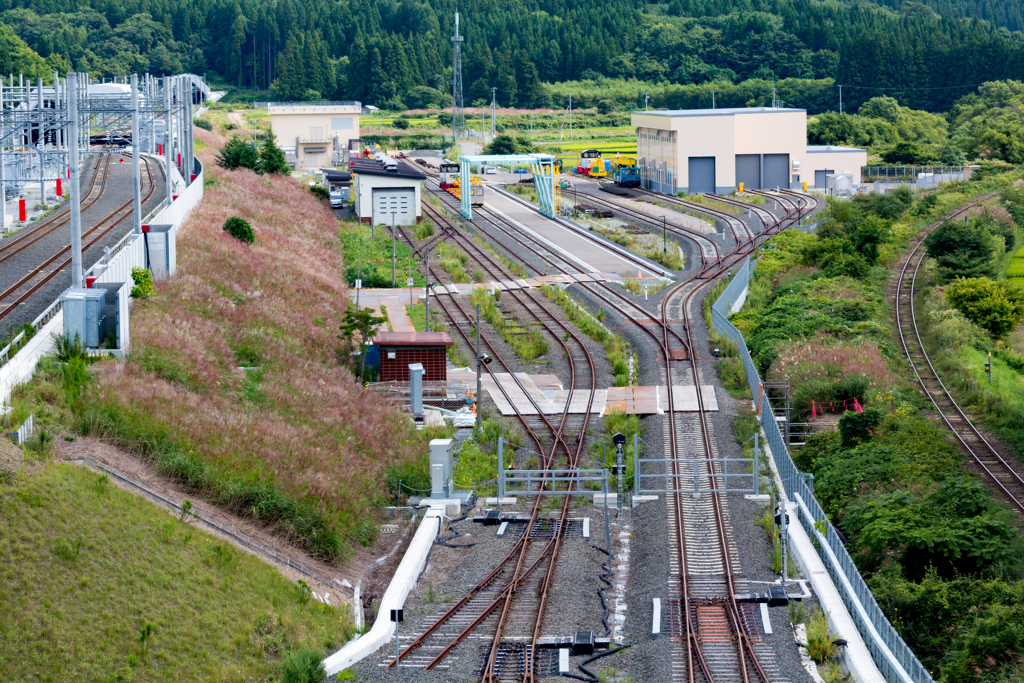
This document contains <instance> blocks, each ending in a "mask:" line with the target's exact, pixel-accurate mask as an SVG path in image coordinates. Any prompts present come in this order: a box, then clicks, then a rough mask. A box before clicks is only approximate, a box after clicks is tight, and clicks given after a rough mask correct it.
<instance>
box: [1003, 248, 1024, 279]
mask: <svg viewBox="0 0 1024 683" xmlns="http://www.w3.org/2000/svg"><path fill="white" fill-rule="evenodd" d="M1006 277H1007V279H1009V280H1010V281H1011V282H1016V283H1018V284H1021V285H1024V247H1021V248H1020V249H1018V250H1017V253H1016V254H1014V255H1013V258H1012V259H1011V260H1010V266H1009V267H1008V268H1007V269H1006Z"/></svg>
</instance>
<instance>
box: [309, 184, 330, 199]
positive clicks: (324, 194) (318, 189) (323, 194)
mask: <svg viewBox="0 0 1024 683" xmlns="http://www.w3.org/2000/svg"><path fill="white" fill-rule="evenodd" d="M309 191H310V192H312V193H313V194H314V195H316V196H317V198H319V199H328V198H329V197H330V196H331V192H330V190H328V189H327V188H326V187H324V186H322V185H310V186H309Z"/></svg>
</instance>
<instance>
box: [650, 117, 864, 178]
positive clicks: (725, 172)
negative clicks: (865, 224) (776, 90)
mask: <svg viewBox="0 0 1024 683" xmlns="http://www.w3.org/2000/svg"><path fill="white" fill-rule="evenodd" d="M633 125H634V126H635V127H636V142H637V163H638V165H639V166H640V169H641V177H642V179H643V181H642V183H643V186H644V187H646V188H648V189H651V190H654V191H656V192H664V193H671V194H676V193H678V192H686V193H691V194H693V193H706V192H714V193H718V194H725V193H729V192H733V191H735V190H737V189H739V187H740V184H741V183H742V184H743V189H745V190H760V189H765V190H767V189H772V190H774V189H776V188H789V189H803V184H804V183H807V187H808V189H815V188H817V189H825V187H826V175H833V174H844V173H849V174H852V176H853V182H854V183H857V184H859V183H860V181H861V166H864V165H866V164H867V151H866V150H863V149H852V148H846V147H834V146H808V145H807V111H806V110H804V109H785V108H777V107H756V108H748V109H690V110H676V111H637V112H634V113H633Z"/></svg>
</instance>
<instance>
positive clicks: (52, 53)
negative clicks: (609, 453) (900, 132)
mask: <svg viewBox="0 0 1024 683" xmlns="http://www.w3.org/2000/svg"><path fill="white" fill-rule="evenodd" d="M882 4H883V5H890V6H891V7H881V6H879V5H876V4H873V3H866V2H850V1H845V0H844V1H837V0H828V1H826V2H818V1H817V0H671V2H670V3H647V2H642V1H641V0H606V1H603V2H585V1H583V0H477V1H476V2H472V3H462V5H461V6H460V7H459V9H460V12H461V13H462V27H463V34H464V35H465V36H466V42H465V52H464V61H463V64H464V67H463V68H464V82H465V86H466V102H467V104H469V103H471V102H473V101H475V100H480V99H487V100H490V94H491V88H492V87H496V88H498V99H499V102H500V103H501V104H503V105H515V106H534V107H536V106H546V105H551V104H561V98H560V94H561V93H560V91H552V90H551V89H549V88H546V87H545V86H544V84H545V83H559V82H564V81H579V80H586V81H591V82H600V81H601V79H602V78H605V79H615V80H614V83H618V84H620V85H621V84H623V83H627V82H628V80H629V79H636V80H637V81H638V82H642V83H640V84H639V85H638V86H637V87H636V88H635V92H634V93H633V95H634V97H636V96H640V94H641V92H642V91H643V90H644V89H645V86H650V85H651V84H653V85H660V86H668V85H671V84H681V85H685V84H701V83H709V82H715V83H716V84H719V83H720V84H721V85H723V86H725V87H726V88H728V87H729V86H730V85H732V84H740V83H748V86H746V88H745V89H746V90H748V91H750V94H748V95H747V99H751V98H753V99H756V98H759V97H761V96H763V93H764V91H765V90H766V89H767V88H769V87H770V84H771V83H773V82H775V81H777V80H781V79H802V80H800V81H792V80H791V81H790V82H792V83H796V82H799V83H803V84H806V85H804V86H801V87H800V88H797V89H796V92H795V94H794V97H795V100H794V99H790V100H788V101H787V102H788V103H789V104H795V105H799V106H805V107H808V108H809V109H810V110H811V111H823V110H825V109H835V108H836V107H837V105H838V92H837V88H836V87H835V86H836V85H843V86H844V90H843V96H844V101H845V102H846V103H847V104H848V105H849V106H850V107H851V108H855V107H856V106H857V105H859V104H860V103H861V102H863V101H865V100H867V99H870V98H871V97H873V96H875V95H879V94H886V95H890V96H895V97H897V98H898V99H899V100H900V102H901V104H904V105H906V106H910V107H913V108H915V109H928V110H932V111H944V110H948V109H949V108H950V107H951V106H952V104H953V103H954V102H955V101H956V100H957V99H958V98H959V97H961V96H962V95H964V94H966V93H967V92H969V91H970V90H971V89H972V88H970V87H967V86H972V85H976V84H979V83H981V82H984V81H989V80H997V79H1021V78H1024V34H1022V33H1020V32H1019V30H1020V29H1021V28H1024V26H1022V18H1021V8H1020V3H1019V2H1016V1H1015V0H965V1H960V0H957V2H953V1H952V0H928V4H922V3H919V2H909V3H905V2H902V1H901V0H882ZM455 7H456V3H455V2H454V0H424V1H418V0H373V1H371V0H0V22H2V23H3V24H6V25H7V26H9V27H11V28H12V29H13V30H14V31H15V33H16V34H17V35H18V36H20V37H21V38H22V39H23V40H24V41H25V42H26V43H27V44H28V46H29V47H31V48H32V50H34V51H35V52H36V53H38V55H39V56H41V57H42V58H44V59H45V60H46V61H47V66H48V67H50V68H56V69H59V70H65V69H68V68H74V69H79V70H87V71H90V72H91V73H93V74H95V75H107V76H109V75H118V74H124V73H130V72H133V71H146V70H148V71H151V72H154V73H161V72H175V71H182V70H184V71H192V72H195V73H200V74H204V73H205V74H207V75H209V76H210V77H211V78H212V79H213V80H219V79H223V80H224V81H225V82H226V83H228V84H231V85H237V86H243V87H254V88H260V89H265V88H268V87H271V88H272V89H273V94H274V97H276V98H280V99H297V98H314V97H327V98H337V99H358V100H360V101H362V102H364V103H373V104H376V105H378V106H384V107H390V108H399V107H402V106H410V107H415V106H428V105H444V104H446V102H447V100H448V97H449V95H448V91H449V89H450V82H451V80H450V79H451V71H450V66H449V65H450V63H451V47H450V46H451V43H450V41H449V37H450V36H451V34H452V31H453V16H454V11H455ZM978 15H980V16H983V17H986V18H989V19H991V21H992V22H994V23H989V22H988V21H982V20H978V19H976V18H975V17H976V16H978ZM1007 28H1009V29H1013V30H1014V31H1018V32H1011V31H1008V30H1007ZM8 61H9V60H8ZM646 89H649V87H648V88H646ZM808 92H811V93H814V96H813V97H810V98H807V97H806V93H808ZM769 97H770V94H769ZM553 100H554V101H553ZM634 101H635V100H634ZM640 101H642V97H641V100H640ZM620 104H622V105H627V104H629V106H632V103H625V102H620ZM654 104H655V105H656V106H657V105H658V104H659V103H658V102H657V100H655V102H654Z"/></svg>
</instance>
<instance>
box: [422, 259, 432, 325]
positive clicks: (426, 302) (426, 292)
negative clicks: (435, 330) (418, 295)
mask: <svg viewBox="0 0 1024 683" xmlns="http://www.w3.org/2000/svg"><path fill="white" fill-rule="evenodd" d="M423 262H424V272H425V276H424V277H425V279H424V281H423V307H424V308H425V309H426V311H427V312H426V315H425V316H424V323H423V331H424V332H430V249H427V250H426V251H424V252H423Z"/></svg>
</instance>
